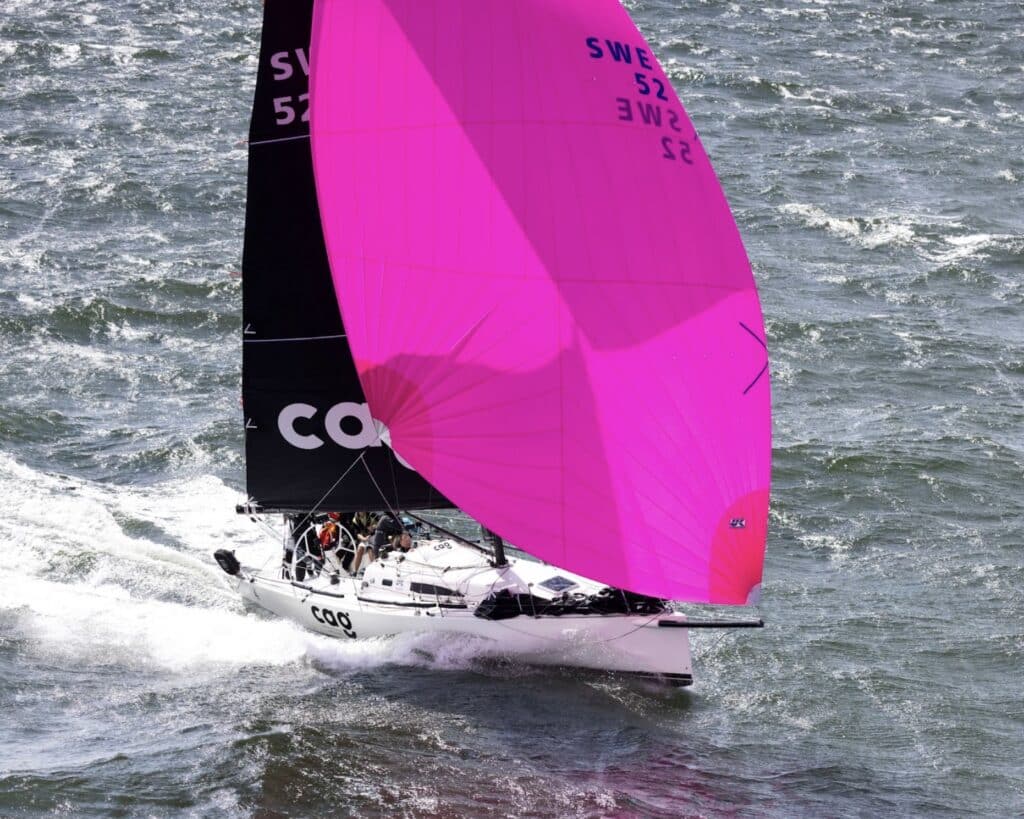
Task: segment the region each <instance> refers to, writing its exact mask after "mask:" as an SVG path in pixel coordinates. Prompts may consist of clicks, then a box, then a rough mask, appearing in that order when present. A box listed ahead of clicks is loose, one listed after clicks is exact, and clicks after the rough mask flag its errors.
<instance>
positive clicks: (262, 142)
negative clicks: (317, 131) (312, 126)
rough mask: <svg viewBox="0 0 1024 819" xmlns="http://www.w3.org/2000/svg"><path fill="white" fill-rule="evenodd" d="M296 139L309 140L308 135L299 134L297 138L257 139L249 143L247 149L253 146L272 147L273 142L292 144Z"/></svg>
mask: <svg viewBox="0 0 1024 819" xmlns="http://www.w3.org/2000/svg"><path fill="white" fill-rule="evenodd" d="M296 139H309V134H299V135H298V136H290V137H278V138H277V139H257V140H255V141H250V142H249V147H252V146H253V145H273V144H274V143H275V142H293V141H294V140H296Z"/></svg>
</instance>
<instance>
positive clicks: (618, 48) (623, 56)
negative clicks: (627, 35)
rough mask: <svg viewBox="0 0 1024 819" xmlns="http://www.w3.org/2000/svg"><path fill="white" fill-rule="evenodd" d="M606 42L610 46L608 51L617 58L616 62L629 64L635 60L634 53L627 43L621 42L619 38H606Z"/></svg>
mask: <svg viewBox="0 0 1024 819" xmlns="http://www.w3.org/2000/svg"><path fill="white" fill-rule="evenodd" d="M604 44H605V45H606V46H608V51H609V53H610V54H611V55H612V57H613V58H614V59H615V62H617V63H626V64H627V65H629V64H631V63H632V62H633V53H632V51H631V50H630V47H629V46H628V45H626V44H625V43H620V42H619V41H618V40H605V41H604Z"/></svg>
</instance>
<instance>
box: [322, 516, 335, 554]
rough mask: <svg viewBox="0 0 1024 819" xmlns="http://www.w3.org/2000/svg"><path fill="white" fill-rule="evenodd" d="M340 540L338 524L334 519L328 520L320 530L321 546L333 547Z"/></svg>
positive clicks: (325, 547)
mask: <svg viewBox="0 0 1024 819" xmlns="http://www.w3.org/2000/svg"><path fill="white" fill-rule="evenodd" d="M337 542H338V524H337V523H335V522H334V521H333V520H329V521H327V523H325V524H324V527H323V529H321V530H320V546H321V547H323V548H324V549H332V548H334V546H335V544H336V543H337Z"/></svg>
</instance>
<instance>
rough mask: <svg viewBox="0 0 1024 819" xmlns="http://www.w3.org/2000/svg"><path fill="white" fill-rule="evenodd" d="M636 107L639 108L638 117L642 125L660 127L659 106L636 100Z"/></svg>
mask: <svg viewBox="0 0 1024 819" xmlns="http://www.w3.org/2000/svg"><path fill="white" fill-rule="evenodd" d="M636 107H637V108H639V109H640V119H642V120H643V121H644V125H656V126H657V127H659V128H660V127H661V106H660V105H651V104H650V103H649V102H638V103H637V104H636Z"/></svg>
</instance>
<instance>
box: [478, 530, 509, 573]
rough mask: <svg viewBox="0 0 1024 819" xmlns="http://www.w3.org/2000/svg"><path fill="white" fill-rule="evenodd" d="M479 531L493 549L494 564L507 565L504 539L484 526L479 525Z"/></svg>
mask: <svg viewBox="0 0 1024 819" xmlns="http://www.w3.org/2000/svg"><path fill="white" fill-rule="evenodd" d="M480 531H481V532H482V533H483V536H484V540H486V541H487V542H488V543H489V544H490V545H491V548H492V549H493V550H494V565H495V566H507V565H508V560H506V558H505V541H503V540H502V539H501V535H499V534H498V533H497V532H492V531H491V530H490V529H488V528H487V527H486V526H481V527H480Z"/></svg>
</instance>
